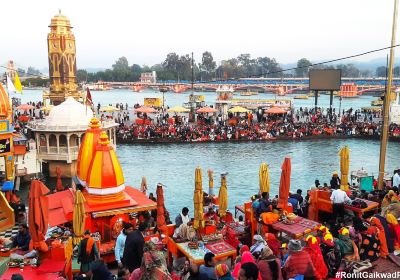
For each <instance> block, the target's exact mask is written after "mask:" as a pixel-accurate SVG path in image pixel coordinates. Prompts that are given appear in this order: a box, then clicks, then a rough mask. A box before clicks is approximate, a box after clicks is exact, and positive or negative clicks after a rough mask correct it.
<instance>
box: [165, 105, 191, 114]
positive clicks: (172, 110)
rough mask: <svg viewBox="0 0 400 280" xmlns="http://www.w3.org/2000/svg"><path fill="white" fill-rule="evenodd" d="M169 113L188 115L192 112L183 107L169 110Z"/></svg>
mask: <svg viewBox="0 0 400 280" xmlns="http://www.w3.org/2000/svg"><path fill="white" fill-rule="evenodd" d="M168 112H170V113H187V112H190V110H189V109H187V108H185V107H182V106H175V107H172V108H170V109H168Z"/></svg>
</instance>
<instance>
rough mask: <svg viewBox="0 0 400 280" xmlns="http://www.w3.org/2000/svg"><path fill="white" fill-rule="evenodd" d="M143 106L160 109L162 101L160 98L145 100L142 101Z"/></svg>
mask: <svg viewBox="0 0 400 280" xmlns="http://www.w3.org/2000/svg"><path fill="white" fill-rule="evenodd" d="M144 106H147V107H162V100H161V98H145V99H144Z"/></svg>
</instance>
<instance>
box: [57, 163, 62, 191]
mask: <svg viewBox="0 0 400 280" xmlns="http://www.w3.org/2000/svg"><path fill="white" fill-rule="evenodd" d="M56 174H57V183H56V190H57V191H58V192H60V191H63V190H64V186H63V185H62V181H61V168H60V167H59V166H57V167H56Z"/></svg>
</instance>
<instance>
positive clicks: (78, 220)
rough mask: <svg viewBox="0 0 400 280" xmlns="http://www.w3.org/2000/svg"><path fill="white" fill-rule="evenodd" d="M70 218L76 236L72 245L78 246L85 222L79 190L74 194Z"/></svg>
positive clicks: (84, 210) (83, 202)
mask: <svg viewBox="0 0 400 280" xmlns="http://www.w3.org/2000/svg"><path fill="white" fill-rule="evenodd" d="M72 216H73V219H72V228H73V230H74V233H75V236H76V237H75V238H74V244H78V243H79V242H80V241H81V240H82V238H83V234H84V232H85V221H86V209H85V198H84V196H83V194H82V192H81V191H80V190H77V191H76V192H75V197H74V209H73V211H72Z"/></svg>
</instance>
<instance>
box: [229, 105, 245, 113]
mask: <svg viewBox="0 0 400 280" xmlns="http://www.w3.org/2000/svg"><path fill="white" fill-rule="evenodd" d="M228 112H231V113H247V112H249V110H247V109H246V108H243V107H241V106H235V107H233V108H230V109H229V110H228Z"/></svg>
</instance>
